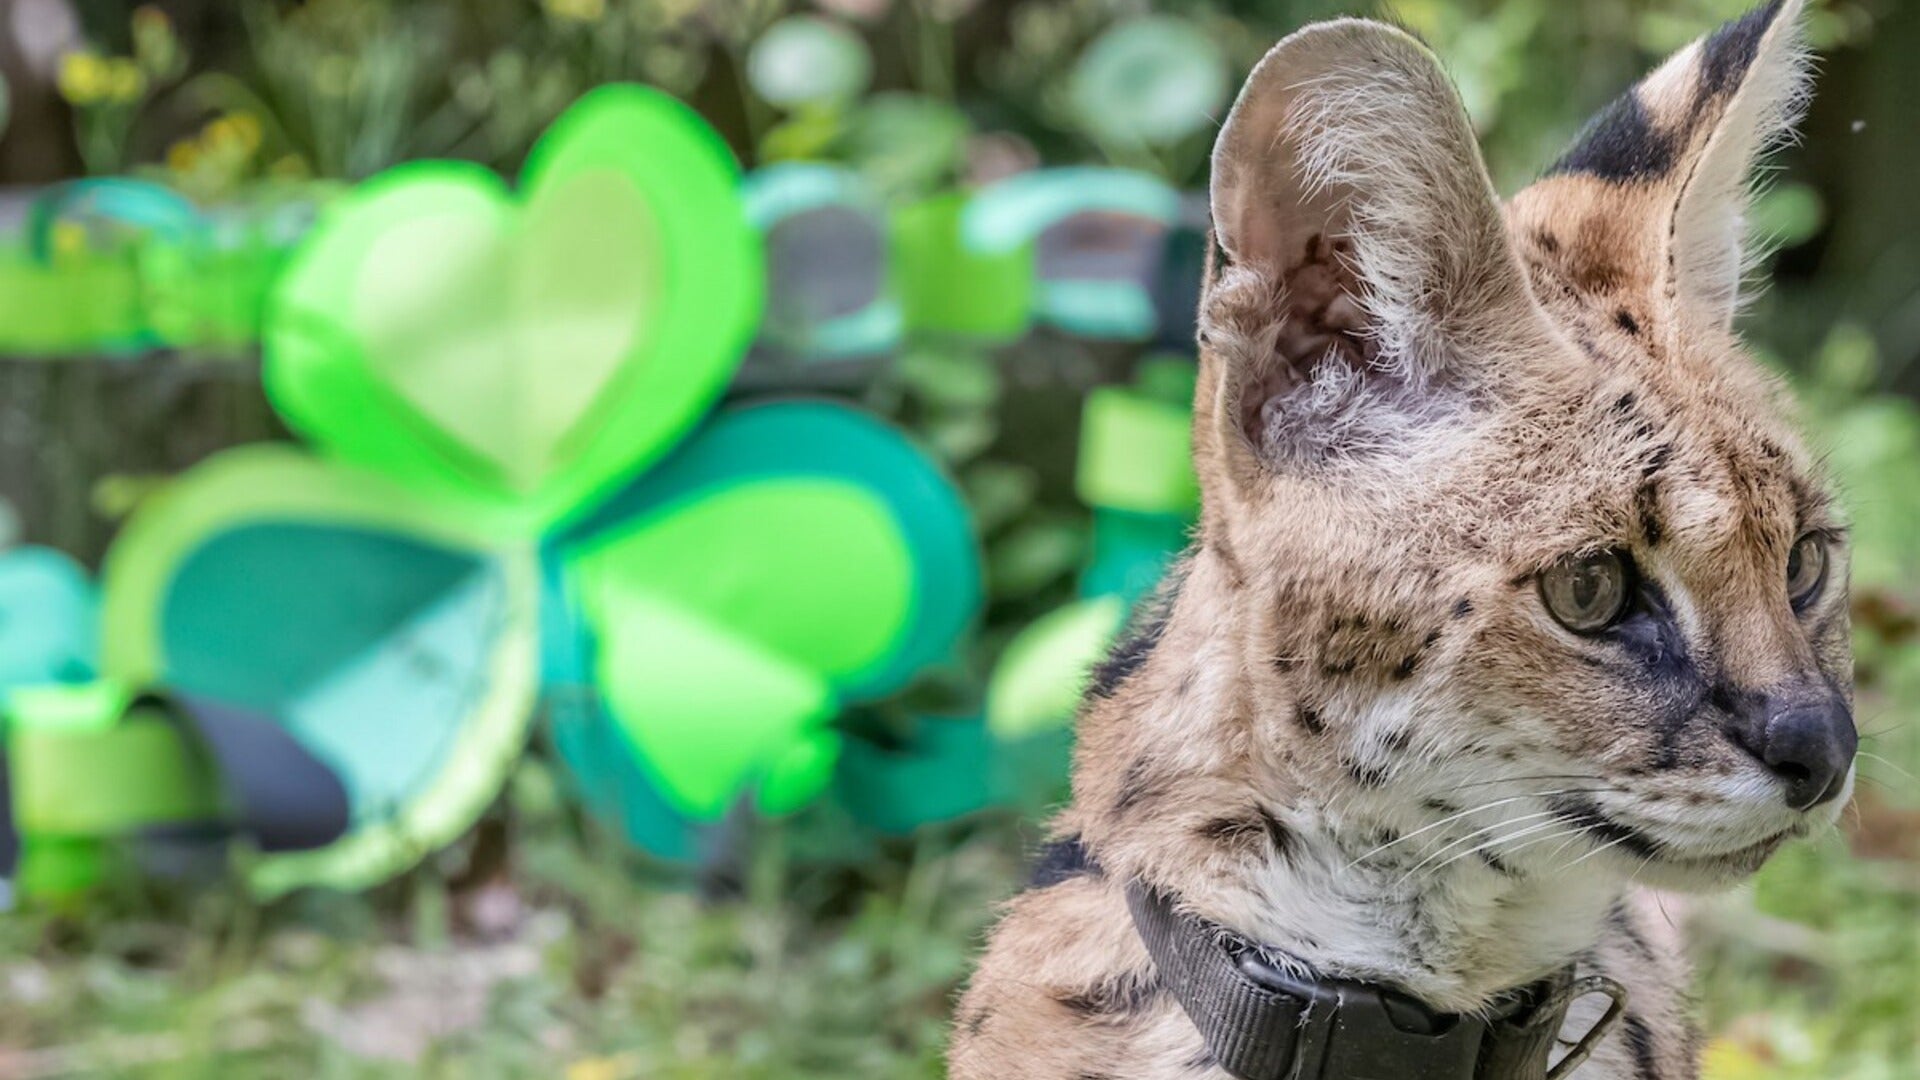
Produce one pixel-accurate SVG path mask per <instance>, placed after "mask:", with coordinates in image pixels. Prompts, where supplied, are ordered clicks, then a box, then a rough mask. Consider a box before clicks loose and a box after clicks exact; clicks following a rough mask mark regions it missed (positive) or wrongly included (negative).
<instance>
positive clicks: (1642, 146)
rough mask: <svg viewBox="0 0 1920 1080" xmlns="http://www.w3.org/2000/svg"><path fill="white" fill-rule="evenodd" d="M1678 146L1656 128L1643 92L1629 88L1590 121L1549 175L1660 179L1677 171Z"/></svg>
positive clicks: (1628, 179)
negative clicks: (1644, 102) (1674, 169)
mask: <svg viewBox="0 0 1920 1080" xmlns="http://www.w3.org/2000/svg"><path fill="white" fill-rule="evenodd" d="M1676 149H1677V147H1676V146H1675V143H1674V140H1673V138H1672V136H1670V135H1667V134H1664V133H1662V132H1660V131H1658V130H1656V129H1655V128H1654V126H1653V121H1652V118H1650V117H1649V116H1648V115H1647V110H1646V106H1644V105H1642V104H1641V103H1640V95H1639V94H1638V93H1637V92H1635V91H1629V92H1627V93H1625V94H1622V95H1621V96H1619V97H1618V98H1615V99H1614V101H1613V103H1612V104H1611V105H1608V106H1607V107H1606V108H1605V109H1602V110H1601V111H1600V114H1599V115H1597V116H1595V117H1594V118H1593V120H1592V121H1591V122H1589V123H1588V124H1587V126H1586V128H1585V129H1584V130H1582V131H1581V133H1580V137H1579V138H1578V139H1577V140H1576V141H1575V142H1574V146H1573V149H1572V150H1569V151H1567V153H1566V156H1564V157H1562V158H1561V159H1560V160H1559V161H1557V162H1555V163H1554V165H1553V168H1551V169H1549V170H1547V175H1549V176H1557V175H1561V174H1563V173H1585V174H1587V175H1589V176H1593V177H1596V178H1598V179H1601V180H1608V181H1612V182H1614V183H1630V182H1637V181H1644V180H1656V179H1659V178H1660V177H1663V176H1666V175H1667V174H1668V173H1670V172H1672V171H1673V165H1674V160H1675V152H1676Z"/></svg>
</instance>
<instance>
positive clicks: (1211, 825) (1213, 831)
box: [1195, 805, 1293, 859]
mask: <svg viewBox="0 0 1920 1080" xmlns="http://www.w3.org/2000/svg"><path fill="white" fill-rule="evenodd" d="M1195 831H1196V832H1198V833H1199V834H1200V836H1201V837H1202V838H1204V839H1206V840H1209V841H1212V842H1213V843H1216V844H1223V845H1226V846H1229V847H1234V848H1238V849H1240V853H1241V854H1243V855H1254V854H1257V851H1256V850H1255V848H1256V845H1258V844H1259V843H1260V842H1261V841H1262V840H1264V841H1265V843H1266V845H1267V847H1268V849H1269V850H1270V852H1271V854H1272V855H1273V856H1274V857H1276V858H1282V859H1284V858H1286V857H1287V855H1288V854H1289V853H1290V852H1291V851H1292V850H1293V834H1292V833H1291V832H1289V831H1288V830H1287V827H1286V826H1285V825H1284V824H1282V823H1281V821H1280V819H1279V818H1276V817H1274V816H1273V813H1272V811H1270V810H1268V809H1267V808H1266V807H1264V806H1259V805H1256V806H1254V808H1253V809H1252V810H1251V811H1250V812H1248V813H1246V814H1243V815H1241V816H1239V817H1218V818H1213V819H1212V820H1210V821H1207V822H1205V823H1204V824H1202V825H1201V826H1200V827H1199V828H1198V829H1197V830H1195Z"/></svg>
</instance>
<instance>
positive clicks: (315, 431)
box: [264, 86, 762, 536]
mask: <svg viewBox="0 0 1920 1080" xmlns="http://www.w3.org/2000/svg"><path fill="white" fill-rule="evenodd" d="M738 181H739V171H738V167H737V166H736V165H735V163H734V161H733V159H732V157H731V156H730V155H729V154H728V152H727V149H726V146H725V144H724V143H723V142H721V140H720V137H719V136H718V135H717V134H715V133H714V131H713V130H712V129H711V128H709V127H707V126H706V125H705V124H704V123H702V122H701V121H700V120H699V118H698V117H697V116H696V115H695V114H694V113H693V112H692V111H691V110H689V109H687V107H686V106H684V105H682V104H680V103H679V102H677V101H675V100H673V99H672V98H669V97H667V96H665V95H663V94H660V93H658V92H656V91H652V90H648V89H645V88H642V87H637V86H607V87H602V88H600V89H598V90H596V91H594V92H592V93H590V94H588V95H587V96H586V97H584V98H582V99H581V100H580V101H579V103H577V104H576V105H575V106H574V107H573V108H572V109H570V110H568V112H567V113H566V115H564V116H562V117H561V118H560V119H559V120H558V121H556V122H555V123H554V125H553V127H552V128H551V129H550V130H549V131H548V132H547V133H546V134H545V135H544V136H543V137H542V138H541V139H540V141H539V143H538V144H537V145H536V146H535V147H534V149H533V151H532V153H531V154H530V155H529V157H528V160H527V165H526V168H525V170H524V173H523V176H522V181H521V192H520V194H519V195H517V196H516V195H515V194H514V193H512V192H510V191H509V190H508V189H507V188H506V187H505V185H504V184H502V183H501V182H500V181H499V180H498V179H497V178H496V177H495V176H494V175H493V174H492V173H490V172H488V171H486V170H485V169H483V168H481V167H479V166H477V165H467V164H461V163H455V162H440V161H429V162H418V163H413V164H408V165H402V166H400V167H398V168H396V169H393V170H391V171H389V172H387V173H385V174H383V175H381V176H379V177H376V178H375V179H373V180H371V181H369V182H368V183H366V184H365V185H363V186H362V187H361V188H360V189H359V190H357V191H356V192H354V193H353V194H352V195H350V196H348V197H347V198H345V199H343V200H341V201H340V203H338V204H337V205H335V206H333V207H332V208H330V209H329V211H328V212H327V213H326V214H325V215H324V216H323V217H322V219H321V220H320V222H319V224H318V225H317V226H316V228H315V229H314V232H313V234H312V235H311V236H310V237H309V238H308V240H307V243H306V244H305V246H304V247H303V248H302V250H301V251H300V252H299V253H298V254H297V255H296V256H295V258H294V261H293V264H292V265H291V266H290V267H289V268H288V271H287V275H286V278H285V279H284V281H283V282H282V284H281V286H280V288H279V291H278V294H277V295H276V297H275V298H274V300H273V302H272V303H271V304H270V306H269V309H268V313H267V324H266V328H265V332H264V338H265V340H264V346H265V350H266V357H267V365H266V380H267V388H268V392H269V394H270V396H271V397H272V399H273V401H274V404H275V406H276V407H277V408H278V409H279V410H280V411H281V412H282V413H283V414H284V415H285V416H286V417H287V419H288V421H289V422H290V423H291V424H292V425H293V426H294V427H295V428H296V429H298V430H299V431H300V432H301V433H302V434H304V435H306V436H307V437H308V438H310V439H312V440H313V441H314V442H315V443H317V444H319V445H320V446H321V447H323V448H324V449H325V450H326V451H328V452H329V453H330V454H332V455H334V456H336V457H338V458H340V459H341V460H344V461H350V462H354V463H357V464H360V465H363V466H366V467H368V468H370V469H375V470H378V471H380V472H383V473H385V474H387V475H390V476H393V477H395V478H397V479H401V480H403V481H406V482H407V483H409V484H412V485H415V486H419V487H423V488H435V489H443V490H451V491H458V492H461V493H464V494H467V495H470V496H473V497H475V498H478V499H481V500H484V501H487V502H490V503H492V504H494V505H496V506H501V507H506V508H511V510H512V511H513V514H512V516H513V518H514V529H515V531H516V532H518V533H519V534H521V535H528V536H531V535H537V534H539V533H540V532H542V531H545V530H546V529H547V528H548V527H549V526H551V525H553V524H555V523H556V522H558V521H559V520H561V519H562V518H564V517H566V516H567V515H568V514H570V513H572V512H574V511H577V510H578V509H580V508H581V507H582V506H583V504H585V503H588V502H590V501H591V500H593V499H594V498H595V497H596V496H603V495H605V494H606V493H607V492H608V491H609V490H610V489H611V488H612V487H614V486H615V485H617V484H618V483H619V481H621V480H622V479H624V478H625V477H627V476H629V475H631V474H632V472H633V471H634V470H636V469H639V468H642V467H644V466H646V465H647V464H649V463H651V462H653V461H655V460H657V459H658V458H659V457H660V455H661V454H663V453H665V452H666V451H667V449H668V448H670V447H671V446H672V445H673V444H674V443H675V442H676V441H677V440H678V439H679V438H680V437H681V436H683V435H685V434H686V431H687V428H688V426H689V425H690V424H691V423H692V422H693V421H694V420H695V419H696V418H697V417H698V416H699V415H700V414H701V412H702V411H704V409H705V407H706V406H707V405H709V404H711V403H712V401H713V400H714V399H715V398H716V397H717V396H718V395H719V394H720V392H721V390H723V389H724V388H725V386H726V384H727V379H728V377H729V376H730V375H731V374H732V371H733V368H734V365H735V363H736V362H737V358H738V355H739V352H740V350H741V349H742V348H743V347H744V346H745V345H746V344H747V342H748V340H749V338H750V337H751V335H752V332H753V329H754V327H755V325H756V320H757V319H758V316H759V311H760V302H761V282H762V270H761V252H760V247H759V243H758V240H757V238H756V237H755V235H754V234H753V232H752V230H751V229H750V228H749V226H748V224H747V222H746V220H745V217H744V215H743V214H742V213H741V210H740V205H739V195H738Z"/></svg>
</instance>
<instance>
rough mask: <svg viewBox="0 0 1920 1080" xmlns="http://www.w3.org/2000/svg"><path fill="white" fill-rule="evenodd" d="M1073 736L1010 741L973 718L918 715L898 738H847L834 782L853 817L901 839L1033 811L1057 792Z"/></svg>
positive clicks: (1058, 733)
mask: <svg viewBox="0 0 1920 1080" xmlns="http://www.w3.org/2000/svg"><path fill="white" fill-rule="evenodd" d="M1071 749H1072V740H1071V738H1070V733H1069V732H1067V731H1066V730H1065V729H1064V728H1062V727H1060V726H1059V725H1057V724H1055V725H1050V726H1048V727H1046V728H1043V729H1040V730H1038V731H1036V732H1035V733H1033V734H1031V735H1026V736H1012V737H1009V736H1008V735H1006V734H1005V733H1003V732H1001V731H997V730H994V729H992V728H990V727H988V726H987V724H986V723H985V722H984V720H983V719H982V718H981V717H978V716H921V717H915V718H914V719H913V720H912V722H911V726H910V729H909V730H908V731H907V732H906V733H905V735H904V737H903V738H899V739H897V740H894V741H890V742H887V743H882V742H880V741H877V740H866V739H849V740H848V742H847V748H846V750H845V751H844V752H843V753H842V754H841V756H840V762H839V768H838V771H837V772H836V774H835V777H834V790H835V795H836V797H837V799H838V801H839V802H840V803H841V804H842V805H843V806H845V807H846V809H847V810H848V811H849V812H850V813H851V814H852V815H853V817H854V819H855V820H857V821H859V822H860V823H862V824H864V825H866V826H868V827H869V828H872V829H875V830H878V831H880V832H883V833H890V834H894V835H904V834H907V833H911V832H913V831H914V830H915V829H918V828H920V827H922V826H925V825H932V824H935V823H938V822H944V821H952V820H955V819H957V818H961V817H964V816H966V815H969V814H973V813H976V812H978V811H980V810H984V809H986V808H988V807H992V806H1003V807H1008V808H1012V809H1019V810H1024V811H1026V812H1028V813H1030V814H1038V813H1041V812H1042V811H1044V810H1045V809H1046V807H1047V806H1048V805H1049V804H1051V803H1052V802H1054V801H1055V800H1056V799H1057V798H1058V797H1059V795H1060V794H1061V791H1062V788H1063V786H1064V783H1065V778H1066V775H1067V762H1068V756H1069V753H1070V751H1071Z"/></svg>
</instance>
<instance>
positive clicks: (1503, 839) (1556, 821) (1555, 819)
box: [1393, 810, 1564, 889]
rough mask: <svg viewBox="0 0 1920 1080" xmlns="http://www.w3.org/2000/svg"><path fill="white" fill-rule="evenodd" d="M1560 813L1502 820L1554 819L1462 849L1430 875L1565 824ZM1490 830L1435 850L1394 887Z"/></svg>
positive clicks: (1547, 811)
mask: <svg viewBox="0 0 1920 1080" xmlns="http://www.w3.org/2000/svg"><path fill="white" fill-rule="evenodd" d="M1559 815H1560V812H1559V811H1558V810H1542V811H1540V812H1539V813H1537V814H1523V815H1521V816H1520V817H1517V818H1510V819H1508V820H1507V821H1504V822H1502V823H1501V824H1504V825H1513V824H1517V823H1519V822H1522V821H1527V820H1529V819H1533V818H1543V817H1546V818H1551V819H1552V820H1550V821H1534V823H1533V824H1531V825H1527V826H1525V827H1523V828H1519V829H1515V830H1513V831H1510V832H1508V833H1506V834H1505V835H1502V836H1496V837H1494V838H1493V839H1491V840H1488V841H1487V842H1486V843H1484V844H1478V845H1475V846H1474V847H1471V848H1468V849H1467V850H1465V851H1462V852H1460V853H1459V854H1457V855H1454V856H1452V857H1450V858H1448V859H1447V860H1446V861H1445V862H1442V863H1441V864H1440V865H1439V866H1436V867H1434V868H1433V869H1432V870H1429V871H1428V876H1432V875H1433V874H1437V873H1439V872H1440V870H1441V869H1442V868H1444V867H1445V866H1447V865H1448V864H1449V863H1452V862H1454V861H1456V860H1458V859H1462V858H1465V857H1466V856H1468V855H1473V854H1477V853H1479V852H1482V851H1485V850H1487V849H1488V848H1490V847H1493V846H1495V845H1498V844H1503V843H1507V842H1508V841H1512V840H1518V839H1519V838H1520V837H1522V836H1527V835H1530V834H1532V833H1535V832H1538V831H1540V830H1541V829H1551V828H1553V827H1554V826H1555V825H1561V824H1564V821H1563V819H1562V818H1561V817H1560V816H1559ZM1488 831H1489V830H1487V829H1477V830H1475V831H1474V832H1471V833H1468V834H1467V835H1466V836H1464V837H1461V838H1460V839H1458V840H1455V841H1454V842H1453V843H1451V844H1448V845H1446V846H1445V847H1442V848H1441V849H1440V850H1438V851H1435V852H1434V853H1433V854H1431V855H1428V856H1427V857H1426V858H1424V859H1422V860H1420V861H1419V862H1417V863H1415V864H1414V865H1413V867H1412V868H1411V869H1409V870H1408V871H1407V872H1406V873H1404V874H1401V875H1400V877H1399V879H1398V880H1396V881H1395V882H1394V883H1393V888H1396V889H1397V888H1399V887H1400V886H1402V885H1404V884H1406V883H1407V882H1408V881H1411V880H1412V879H1413V878H1414V876H1415V875H1417V874H1419V873H1420V872H1421V871H1422V870H1425V869H1426V868H1427V866H1428V865H1429V864H1431V863H1432V862H1433V861H1434V860H1435V859H1438V858H1440V856H1442V855H1444V854H1446V853H1447V852H1448V851H1451V850H1453V849H1454V848H1457V847H1459V846H1460V845H1461V844H1464V843H1470V842H1472V841H1473V840H1474V839H1475V838H1476V837H1479V836H1485V835H1486V834H1487V832H1488Z"/></svg>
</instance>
